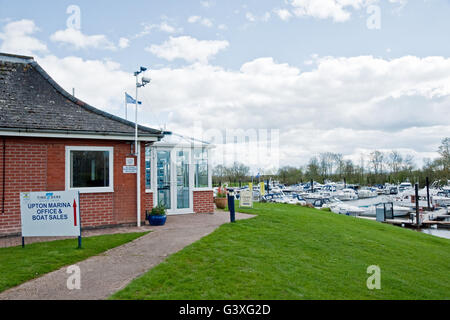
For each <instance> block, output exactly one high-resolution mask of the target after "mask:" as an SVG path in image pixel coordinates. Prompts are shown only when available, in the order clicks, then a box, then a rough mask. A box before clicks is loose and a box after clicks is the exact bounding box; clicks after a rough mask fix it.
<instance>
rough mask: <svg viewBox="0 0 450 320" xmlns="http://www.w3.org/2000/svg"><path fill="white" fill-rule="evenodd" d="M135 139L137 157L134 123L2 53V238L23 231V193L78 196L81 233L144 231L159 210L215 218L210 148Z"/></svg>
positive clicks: (145, 135) (148, 135) (154, 133)
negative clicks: (133, 227) (137, 227)
mask: <svg viewBox="0 0 450 320" xmlns="http://www.w3.org/2000/svg"><path fill="white" fill-rule="evenodd" d="M138 132H139V135H138V137H139V138H138V148H139V150H140V153H139V154H138V155H135V153H134V134H135V124H134V123H133V122H129V121H127V120H124V119H122V118H119V117H116V116H114V115H111V114H108V113H106V112H103V111H101V110H98V109H96V108H94V107H92V106H90V105H88V104H86V103H84V102H82V101H80V100H79V99H77V98H75V97H74V96H72V95H70V94H68V93H67V92H66V91H65V90H63V89H62V88H61V87H60V86H59V85H58V84H57V83H56V82H55V81H54V80H53V79H52V78H51V77H50V76H49V75H48V74H47V73H46V72H45V71H44V70H43V69H42V68H41V67H40V66H39V64H37V63H36V62H35V61H34V60H33V58H31V57H24V56H16V55H9V54H2V53H0V235H8V234H17V233H19V232H20V230H21V225H20V224H21V219H20V199H19V196H20V192H33V191H35V192H42V191H64V190H79V191H80V202H81V203H80V209H81V214H82V221H83V227H103V226H116V225H123V224H136V223H137V224H140V223H141V221H143V220H144V219H145V212H146V210H150V209H151V208H152V207H154V206H156V205H157V204H162V205H165V206H166V207H167V208H168V212H169V214H186V213H194V212H195V213H210V212H212V211H213V210H214V205H213V191H212V188H211V187H212V186H211V167H210V165H209V148H210V146H209V145H207V144H200V145H199V144H198V143H196V144H194V143H183V144H180V143H173V142H172V143H171V142H168V141H166V142H164V141H165V140H170V139H172V138H171V137H173V136H174V135H172V134H168V137H164V133H163V132H161V131H159V130H155V129H151V128H148V127H144V126H139V131H138ZM191 142H192V141H191ZM141 155H142V156H141ZM136 172H137V173H136ZM138 184H139V195H138V193H137V189H138V187H137V186H138Z"/></svg>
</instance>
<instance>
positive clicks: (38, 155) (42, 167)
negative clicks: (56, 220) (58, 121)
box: [0, 139, 47, 234]
mask: <svg viewBox="0 0 450 320" xmlns="http://www.w3.org/2000/svg"><path fill="white" fill-rule="evenodd" d="M3 143H4V141H3V139H0V144H1V145H0V177H1V178H0V234H1V233H16V232H20V224H21V222H20V197H19V195H20V192H33V191H41V190H45V188H46V184H47V183H46V173H47V148H46V147H45V146H43V145H39V144H30V143H28V142H26V141H16V142H12V141H11V140H10V139H6V140H5V143H6V152H5V158H6V161H5V163H3ZM3 165H5V172H6V175H5V177H3ZM3 179H5V190H3ZM3 192H4V195H5V202H4V204H3ZM3 208H4V212H3Z"/></svg>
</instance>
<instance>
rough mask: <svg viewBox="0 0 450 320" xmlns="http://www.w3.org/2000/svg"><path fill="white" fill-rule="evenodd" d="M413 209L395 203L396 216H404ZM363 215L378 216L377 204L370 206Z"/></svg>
mask: <svg viewBox="0 0 450 320" xmlns="http://www.w3.org/2000/svg"><path fill="white" fill-rule="evenodd" d="M412 211H413V210H412V209H411V208H408V207H401V206H396V205H394V217H404V216H407V215H408V214H410V213H411V212H412ZM361 215H362V216H364V217H376V216H377V211H376V206H370V207H368V208H367V209H366V210H365V211H364V213H363V214H361Z"/></svg>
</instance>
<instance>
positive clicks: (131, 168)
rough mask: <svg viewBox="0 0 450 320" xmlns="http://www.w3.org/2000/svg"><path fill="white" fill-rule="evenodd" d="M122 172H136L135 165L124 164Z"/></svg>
mask: <svg viewBox="0 0 450 320" xmlns="http://www.w3.org/2000/svg"><path fill="white" fill-rule="evenodd" d="M123 173H125V174H129V173H137V167H136V166H124V167H123Z"/></svg>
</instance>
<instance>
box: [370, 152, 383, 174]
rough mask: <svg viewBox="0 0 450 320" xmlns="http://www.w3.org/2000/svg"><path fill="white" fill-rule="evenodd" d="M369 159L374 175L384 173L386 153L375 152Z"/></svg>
mask: <svg viewBox="0 0 450 320" xmlns="http://www.w3.org/2000/svg"><path fill="white" fill-rule="evenodd" d="M369 159H370V160H369V161H370V164H371V165H372V169H373V171H374V173H375V174H379V173H383V162H384V153H383V152H381V151H378V150H375V151H374V152H372V153H371V154H370V156H369Z"/></svg>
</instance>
